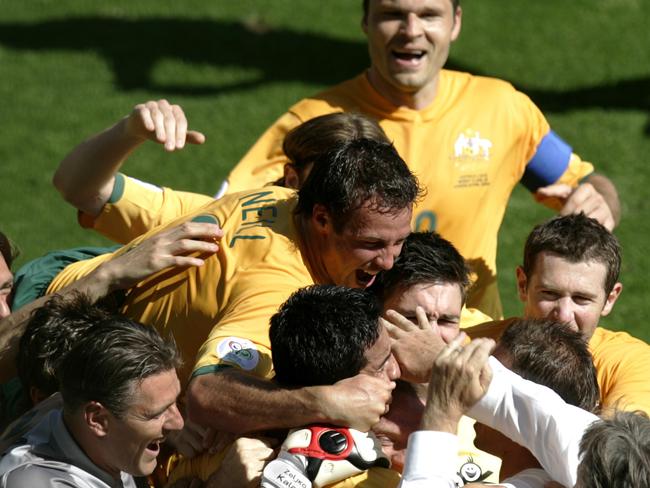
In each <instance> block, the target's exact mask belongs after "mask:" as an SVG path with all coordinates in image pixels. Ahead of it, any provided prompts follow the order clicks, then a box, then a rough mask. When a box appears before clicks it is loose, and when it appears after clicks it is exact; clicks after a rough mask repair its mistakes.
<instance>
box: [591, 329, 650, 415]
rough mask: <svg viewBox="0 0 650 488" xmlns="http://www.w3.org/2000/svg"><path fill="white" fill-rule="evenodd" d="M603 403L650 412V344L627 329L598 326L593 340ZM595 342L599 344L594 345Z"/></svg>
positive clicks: (609, 405)
mask: <svg viewBox="0 0 650 488" xmlns="http://www.w3.org/2000/svg"><path fill="white" fill-rule="evenodd" d="M589 345H590V348H591V349H592V354H593V356H594V364H595V365H596V372H597V375H598V384H599V386H600V390H601V391H600V396H601V402H602V406H603V407H605V408H610V407H611V408H618V409H621V410H642V411H644V412H645V413H647V414H648V415H650V381H649V380H648V371H650V345H648V344H647V343H645V342H644V341H642V340H640V339H636V338H634V337H632V336H631V335H629V334H627V333H625V332H613V331H607V330H605V329H601V328H600V327H599V328H597V329H596V333H594V337H593V338H592V340H591V341H590V343H589ZM594 346H595V347H594Z"/></svg>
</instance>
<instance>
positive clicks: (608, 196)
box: [585, 173, 621, 225]
mask: <svg viewBox="0 0 650 488" xmlns="http://www.w3.org/2000/svg"><path fill="white" fill-rule="evenodd" d="M585 183H590V184H591V185H592V186H593V187H594V189H595V190H596V191H597V192H598V193H600V194H601V195H602V197H603V199H604V200H605V202H606V203H607V206H608V207H609V209H610V211H611V212H612V217H614V223H615V225H618V224H619V222H620V221H621V202H620V200H619V199H618V192H617V191H616V187H615V186H614V183H612V181H611V180H610V179H609V178H607V177H606V176H603V175H600V174H598V173H593V174H591V175H589V176H588V177H587V179H586V180H585Z"/></svg>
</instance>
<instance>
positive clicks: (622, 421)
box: [576, 411, 650, 488]
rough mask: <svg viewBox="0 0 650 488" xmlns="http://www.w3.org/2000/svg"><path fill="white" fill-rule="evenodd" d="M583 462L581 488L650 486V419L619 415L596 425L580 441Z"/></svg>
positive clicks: (600, 421) (597, 422)
mask: <svg viewBox="0 0 650 488" xmlns="http://www.w3.org/2000/svg"><path fill="white" fill-rule="evenodd" d="M580 458H581V461H580V464H579V465H578V484H577V485H576V486H580V488H630V487H637V486H650V419H648V417H647V415H646V414H645V413H644V412H641V411H638V412H620V411H619V412H616V413H614V414H613V416H612V417H611V418H605V419H601V420H598V421H596V422H594V423H593V424H591V425H590V426H589V428H588V429H587V430H586V431H585V433H584V435H583V436H582V440H581V441H580Z"/></svg>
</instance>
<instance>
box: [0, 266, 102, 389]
mask: <svg viewBox="0 0 650 488" xmlns="http://www.w3.org/2000/svg"><path fill="white" fill-rule="evenodd" d="M109 275H110V273H107V272H106V270H105V269H104V268H102V267H100V268H98V269H97V270H95V271H93V272H92V273H90V274H89V275H88V276H85V277H83V278H82V279H80V280H79V281H76V282H74V283H72V284H70V285H69V286H67V287H66V288H64V289H62V290H61V291H60V292H58V294H59V295H64V296H66V295H70V294H72V293H75V292H82V293H86V294H87V295H89V296H90V298H91V300H93V301H96V300H99V299H100V298H102V297H104V296H106V295H107V294H108V293H109V292H110V291H111V277H110V276H109ZM49 298H50V295H46V296H44V297H41V298H39V299H37V300H34V301H33V302H31V303H29V304H28V305H25V306H24V307H22V308H21V309H20V310H17V311H15V312H13V313H12V314H11V315H9V316H8V317H5V318H4V319H2V320H0V382H6V381H8V380H10V379H11V378H13V377H14V376H16V374H17V371H16V355H17V354H18V343H19V341H20V338H21V336H22V335H23V334H24V333H25V328H26V327H27V323H28V322H29V319H30V317H31V315H32V312H33V311H34V310H36V309H37V308H39V307H41V306H43V305H44V304H45V302H47V300H48V299H49Z"/></svg>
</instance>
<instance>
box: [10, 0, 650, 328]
mask: <svg viewBox="0 0 650 488" xmlns="http://www.w3.org/2000/svg"><path fill="white" fill-rule="evenodd" d="M360 3H361V2H360V1H355V0H327V1H326V2H315V1H313V0H238V1H237V2H230V1H220V2H202V1H197V0H187V1H185V2H171V1H167V0H165V1H160V0H156V1H153V0H139V1H138V2H132V1H130V0H111V1H110V2H94V1H89V0H25V1H22V2H15V1H10V0H0V8H1V9H2V18H1V19H0V67H1V70H2V76H1V77H0V99H1V100H2V104H1V108H0V114H1V116H2V117H1V119H0V120H1V121H2V122H0V130H1V132H0V178H1V179H0V181H2V203H1V215H2V220H1V221H0V228H2V230H3V231H5V232H6V233H7V234H8V235H9V236H10V237H12V238H13V239H14V240H15V241H16V243H18V244H19V246H20V248H21V249H22V256H21V258H20V259H19V261H18V263H17V264H21V263H23V262H25V260H27V259H31V258H34V257H37V256H39V255H40V254H42V253H44V252H46V251H48V250H52V249H58V248H66V247H74V246H78V245H100V244H106V241H104V240H103V239H101V238H100V237H98V236H96V235H95V234H94V233H92V232H86V231H83V230H81V229H80V228H79V227H78V226H77V225H76V222H75V213H74V212H73V211H72V210H71V209H70V207H69V206H67V205H66V204H65V203H63V201H62V200H61V199H60V198H59V196H58V194H57V193H56V192H55V191H54V189H53V188H52V186H51V184H50V179H51V175H52V172H53V169H54V168H55V166H56V165H57V163H58V162H59V161H60V160H61V158H62V157H63V156H64V155H65V154H66V152H67V151H69V150H70V149H71V148H72V147H73V146H74V145H75V144H77V143H78V142H80V141H81V140H82V139H83V138H85V137H87V136H89V135H90V134H92V133H94V132H97V131H98V130H100V129H102V128H104V127H106V126H107V125H109V124H110V123H112V122H114V121H116V120H117V119H118V118H119V117H121V116H123V115H125V114H126V113H128V112H129V110H130V108H131V107H132V106H133V105H135V104H136V103H138V102H141V101H145V100H148V99H156V98H163V97H164V98H168V99H169V100H171V101H173V102H175V103H179V104H181V105H182V106H183V107H184V109H185V111H186V113H187V115H188V118H189V120H190V126H191V127H193V128H196V129H198V130H202V131H204V132H205V133H206V135H207V138H208V141H207V143H206V144H205V145H204V146H202V147H188V148H187V149H186V150H184V151H182V152H180V153H175V154H166V153H164V152H163V151H162V149H161V148H160V147H158V146H156V145H154V144H147V145H146V147H143V148H142V149H141V150H140V151H139V152H138V153H137V155H136V156H135V157H133V158H132V159H131V160H129V161H128V163H127V165H126V167H125V170H126V171H127V172H128V173H129V174H130V175H133V176H136V177H139V178H142V179H144V180H148V181H152V182H156V183H158V184H162V185H167V186H171V187H174V188H179V189H187V190H192V191H197V192H204V193H213V192H214V191H215V190H216V188H217V187H218V183H219V181H220V180H221V178H222V177H223V176H224V175H225V174H226V173H227V171H228V169H229V168H230V167H231V166H232V165H233V164H234V163H235V162H236V161H238V160H239V158H240V157H241V156H242V155H243V154H244V152H245V151H246V149H247V148H248V147H249V146H250V145H251V144H252V143H253V141H255V140H256V138H257V137H258V136H259V134H260V133H261V132H262V131H263V129H264V128H265V127H267V126H268V125H269V124H270V123H271V122H272V121H273V120H274V119H275V118H276V117H277V116H278V115H280V114H281V113H283V112H284V111H285V109H286V108H287V107H288V106H289V105H290V104H292V103H293V102H294V101H296V100H298V99H300V98H302V97H304V96H306V95H309V94H312V93H314V92H316V91H318V90H320V89H321V88H323V87H325V86H328V85H331V84H333V83H336V82H338V81H341V80H344V79H347V78H349V77H351V76H353V75H355V74H356V73H358V72H359V71H361V70H362V69H363V68H364V67H365V66H366V65H367V55H366V47H365V43H364V37H363V34H362V32H361V30H360V28H359V22H360ZM649 5H650V4H648V2H646V1H645V0H598V1H594V0H574V1H571V2H566V1H565V0H547V1H545V2H534V1H531V0H527V1H525V0H511V1H508V2H504V1H503V0H480V1H479V0H464V2H463V8H464V12H465V17H464V20H463V32H462V34H461V37H460V39H459V41H458V42H457V43H456V44H455V45H454V46H453V48H452V54H451V60H450V63H449V66H450V67H453V68H456V69H463V70H468V71H471V72H473V73H476V74H485V75H491V76H496V77H500V78H504V79H507V80H509V81H511V82H512V83H513V84H514V85H515V86H517V87H518V88H519V89H521V90H522V91H524V92H526V93H528V94H529V95H530V96H531V98H532V99H533V100H534V101H535V102H536V103H537V104H538V105H539V106H540V107H541V108H542V110H543V111H544V113H545V114H546V115H547V117H548V119H549V121H550V123H551V125H552V126H553V128H554V129H555V131H556V132H558V133H559V134H560V135H562V136H563V137H564V138H565V139H566V140H567V141H569V142H570V143H571V144H572V146H573V147H574V150H575V151H576V152H577V153H578V154H580V155H581V156H582V157H583V158H585V159H587V160H590V161H594V162H595V163H596V166H597V168H598V170H599V171H601V172H602V173H604V174H606V175H608V176H609V177H610V178H612V180H613V181H614V182H615V183H616V185H617V186H618V189H619V192H620V195H621V200H622V203H623V221H622V223H621V225H620V227H619V228H618V229H617V231H616V234H617V235H618V237H619V239H620V240H621V242H622V244H623V248H624V263H623V271H622V281H623V282H624V284H625V290H624V293H623V295H622V296H621V298H620V299H619V302H618V304H617V306H616V308H615V311H614V313H613V317H611V318H610V319H607V320H606V321H605V322H604V323H605V324H606V325H607V326H608V327H611V328H614V329H625V330H628V331H630V332H632V333H633V334H635V335H637V336H639V337H642V338H645V339H646V340H650V327H648V326H647V325H646V324H645V320H646V316H645V314H646V313H647V311H648V305H647V299H646V293H647V291H648V290H649V287H648V284H647V276H648V275H649V274H650V273H649V272H650V253H648V252H647V251H646V248H647V247H648V246H647V244H646V243H647V241H648V236H649V235H650V232H649V231H650V220H649V219H648V211H649V207H650V203H648V198H647V194H648V191H647V188H648V187H650V181H649V180H650V175H649V173H648V170H647V163H648V162H649V159H650V156H648V155H649V154H650V36H649V34H648V30H647V19H648V18H650V6H649ZM550 215H551V213H550V212H549V211H547V210H546V209H544V208H543V207H540V206H539V205H536V204H535V203H534V202H533V201H532V199H531V197H530V195H529V194H528V193H527V192H526V191H525V190H523V189H521V188H517V189H516V190H515V192H514V194H513V197H512V199H511V201H510V205H509V208H508V211H507V214H506V219H505V222H504V224H503V226H502V229H501V234H500V243H499V270H500V273H499V275H500V278H499V282H500V287H501V293H502V298H503V301H504V305H505V311H506V314H508V315H511V314H516V313H518V312H519V311H520V306H519V303H518V302H517V299H516V297H515V284H514V273H513V269H514V266H515V265H516V264H517V263H519V262H520V259H521V257H520V256H521V249H522V245H523V241H524V238H525V236H526V234H527V233H528V231H529V230H530V229H531V227H532V226H533V225H534V224H535V223H536V222H539V221H540V220H541V219H544V218H546V217H548V216H550Z"/></svg>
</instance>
